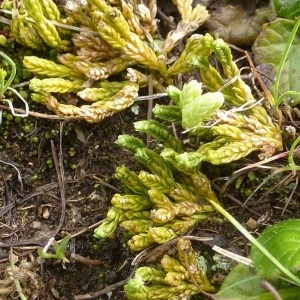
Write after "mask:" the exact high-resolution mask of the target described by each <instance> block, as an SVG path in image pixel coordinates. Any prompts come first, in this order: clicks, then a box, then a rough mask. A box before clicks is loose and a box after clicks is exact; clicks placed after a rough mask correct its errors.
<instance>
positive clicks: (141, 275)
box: [125, 239, 215, 300]
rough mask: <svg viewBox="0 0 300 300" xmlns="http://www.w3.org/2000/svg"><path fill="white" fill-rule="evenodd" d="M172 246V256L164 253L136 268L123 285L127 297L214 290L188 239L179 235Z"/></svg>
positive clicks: (166, 296) (173, 296) (161, 296)
mask: <svg viewBox="0 0 300 300" xmlns="http://www.w3.org/2000/svg"><path fill="white" fill-rule="evenodd" d="M176 250H177V257H176V258H174V257H171V256H169V255H167V254H165V255H164V256H163V258H162V259H161V261H160V264H159V265H157V266H156V267H140V268H138V269H137V270H136V272H135V275H134V277H133V278H132V279H130V280H129V282H128V283H127V284H126V285H125V293H126V296H127V298H128V299H129V300H131V299H132V300H138V299H178V297H179V298H180V299H181V298H185V297H190V296H192V295H197V294H201V293H204V294H206V293H214V292H215V288H214V286H213V285H212V284H211V282H210V281H209V279H208V278H207V275H206V271H205V268H204V266H201V264H200V263H199V261H198V259H197V258H198V257H197V254H196V253H195V252H194V250H193V248H192V245H191V241H189V240H185V239H180V240H179V241H178V242H177V247H176Z"/></svg>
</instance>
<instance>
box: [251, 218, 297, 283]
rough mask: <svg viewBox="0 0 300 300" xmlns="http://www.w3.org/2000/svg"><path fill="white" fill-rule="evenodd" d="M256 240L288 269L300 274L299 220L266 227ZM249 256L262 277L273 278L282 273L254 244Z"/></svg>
mask: <svg viewBox="0 0 300 300" xmlns="http://www.w3.org/2000/svg"><path fill="white" fill-rule="evenodd" d="M258 242H259V243H260V244H261V245H262V246H264V247H265V248H266V249H267V250H268V251H269V252H270V253H271V254H272V255H273V256H274V257H275V258H276V259H277V260H278V261H279V262H280V263H281V264H282V265H283V266H285V267H286V268H287V269H288V270H289V271H291V272H292V273H294V274H296V275H297V274H299V275H300V272H299V271H300V220H287V221H283V222H280V223H278V224H275V225H273V226H271V227H269V228H267V229H266V230H264V231H263V233H262V234H261V236H260V237H259V239H258ZM251 257H252V259H253V261H254V268H255V270H256V271H257V273H258V274H260V275H261V276H262V277H264V278H266V279H269V280H274V279H277V278H279V276H281V275H282V274H281V272H280V271H279V269H277V268H276V266H275V265H274V264H273V263H271V262H270V260H269V259H268V258H267V257H266V256H265V255H263V254H262V253H261V252H260V251H259V250H258V249H257V248H256V247H255V246H254V245H253V246H252V248H251Z"/></svg>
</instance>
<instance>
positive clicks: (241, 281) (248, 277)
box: [217, 264, 300, 300]
mask: <svg viewBox="0 0 300 300" xmlns="http://www.w3.org/2000/svg"><path fill="white" fill-rule="evenodd" d="M272 285H273V286H274V287H275V288H276V290H277V292H278V293H279V294H280V296H281V299H284V300H298V299H299V295H300V287H298V286H287V287H285V288H279V286H277V285H276V283H275V282H273V283H272ZM227 299H228V300H274V295H273V294H271V293H270V292H268V291H266V290H265V289H264V288H263V286H262V278H261V277H260V276H259V275H256V274H255V273H254V271H253V270H251V269H250V268H249V267H248V266H245V265H243V264H238V265H236V266H235V267H234V268H233V269H232V271H231V272H230V273H229V274H228V276H227V277H226V278H225V280H224V282H223V284H222V286H221V288H220V291H219V292H218V294H217V300H227Z"/></svg>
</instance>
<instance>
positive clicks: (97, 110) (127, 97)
mask: <svg viewBox="0 0 300 300" xmlns="http://www.w3.org/2000/svg"><path fill="white" fill-rule="evenodd" d="M174 2H175V4H176V5H177V8H178V11H179V13H180V14H181V18H182V20H181V22H180V23H179V24H178V27H177V28H176V29H175V30H174V31H172V32H170V33H169V35H168V36H167V38H166V39H165V40H164V41H162V40H161V38H160V37H159V34H158V32H157V24H156V20H155V16H156V11H157V7H156V1H150V2H149V3H148V5H147V6H146V5H144V4H138V3H135V2H132V3H129V2H127V1H117V2H116V1H108V2H107V1H104V0H90V1H87V2H86V3H84V4H82V5H79V4H77V3H76V2H72V1H70V2H68V3H67V5H66V7H65V13H66V17H65V18H63V17H61V14H60V12H59V10H58V9H57V7H56V5H55V4H54V2H53V1H52V0H44V1H38V0H23V1H21V3H20V8H18V9H17V8H16V7H13V9H12V21H11V30H12V34H13V35H14V37H15V38H16V40H17V41H18V42H19V43H21V44H23V45H26V46H28V47H31V48H33V49H45V47H46V46H47V47H52V48H55V49H56V50H57V51H58V52H59V53H60V54H58V56H57V59H56V61H55V62H54V61H49V60H47V59H43V58H40V57H36V56H26V57H25V58H24V62H23V63H24V66H25V67H26V68H27V69H28V70H30V71H31V72H33V73H34V74H35V75H36V76H37V77H36V78H34V79H32V80H31V82H30V89H31V90H32V91H34V94H33V96H32V98H33V99H34V100H35V101H38V102H42V103H44V104H45V105H47V107H48V108H49V109H51V110H53V111H54V112H55V113H57V114H58V115H60V116H62V117H66V118H77V119H78V118H84V119H86V120H87V121H89V122H99V121H101V120H102V119H103V118H105V117H107V116H110V115H112V114H114V113H116V112H118V111H120V110H123V109H125V108H127V107H129V106H131V105H132V104H133V101H134V99H135V98H136V97H137V95H138V91H139V88H140V87H144V86H147V84H148V75H149V74H151V76H152V83H153V86H154V88H155V89H156V90H157V91H163V90H164V89H165V87H166V86H167V85H168V84H169V83H171V81H170V80H171V79H172V75H173V74H172V73H169V72H168V70H167V54H168V53H169V52H170V51H171V50H172V49H173V47H174V46H175V45H176V44H177V43H178V42H179V41H180V40H181V39H182V38H183V37H184V36H186V35H187V34H189V33H190V32H192V31H194V30H196V29H197V28H198V27H199V26H200V25H201V24H202V23H203V22H204V21H205V20H206V19H207V18H208V12H207V10H206V9H205V7H204V6H201V5H200V4H198V5H196V7H194V8H193V7H192V1H190V0H178V1H174ZM27 17H29V18H31V19H33V20H34V22H32V21H31V20H30V21H29V20H28V19H27ZM160 44H162V45H161V46H159V45H160ZM65 52H67V53H65ZM61 53H63V54H61ZM74 53H76V54H74ZM128 68H130V69H128ZM127 70H129V71H127ZM117 75H118V76H119V79H117V80H116V79H115V80H113V79H112V80H109V79H110V78H111V77H113V78H115V76H117ZM52 93H56V95H57V93H58V94H60V96H58V99H57V98H55V97H54V95H53V94H52ZM70 93H71V94H72V97H74V98H75V99H76V101H75V102H76V104H74V103H67V102H68V101H67V99H69V98H70V97H67V96H66V95H67V94H70ZM75 95H76V96H75ZM56 97H57V96H56ZM73 102H74V101H73Z"/></svg>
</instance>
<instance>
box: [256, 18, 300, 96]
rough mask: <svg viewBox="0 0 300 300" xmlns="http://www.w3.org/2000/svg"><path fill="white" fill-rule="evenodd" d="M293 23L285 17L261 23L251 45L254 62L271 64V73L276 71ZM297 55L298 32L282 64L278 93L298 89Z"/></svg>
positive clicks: (299, 88)
mask: <svg viewBox="0 0 300 300" xmlns="http://www.w3.org/2000/svg"><path fill="white" fill-rule="evenodd" d="M294 25H295V22H294V21H292V20H286V19H275V21H273V22H271V23H266V24H264V25H263V27H262V31H261V33H260V34H259V36H258V37H257V39H256V41H255V42H254V44H253V46H252V51H253V53H254V58H255V62H256V64H258V65H267V66H271V68H272V71H271V73H272V72H273V73H274V72H277V71H278V67H279V63H280V59H281V56H282V54H283V52H284V50H285V48H286V45H287V40H288V38H289V36H290V34H291V32H292V30H293V27H294ZM299 57H300V33H299V32H298V33H297V34H296V36H295V39H294V41H293V44H292V45H291V48H290V51H289V53H288V57H287V59H286V61H285V63H284V66H283V71H282V75H281V79H280V86H279V93H280V94H282V93H283V92H285V91H291V90H292V91H300V64H299ZM271 89H273V86H271Z"/></svg>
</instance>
